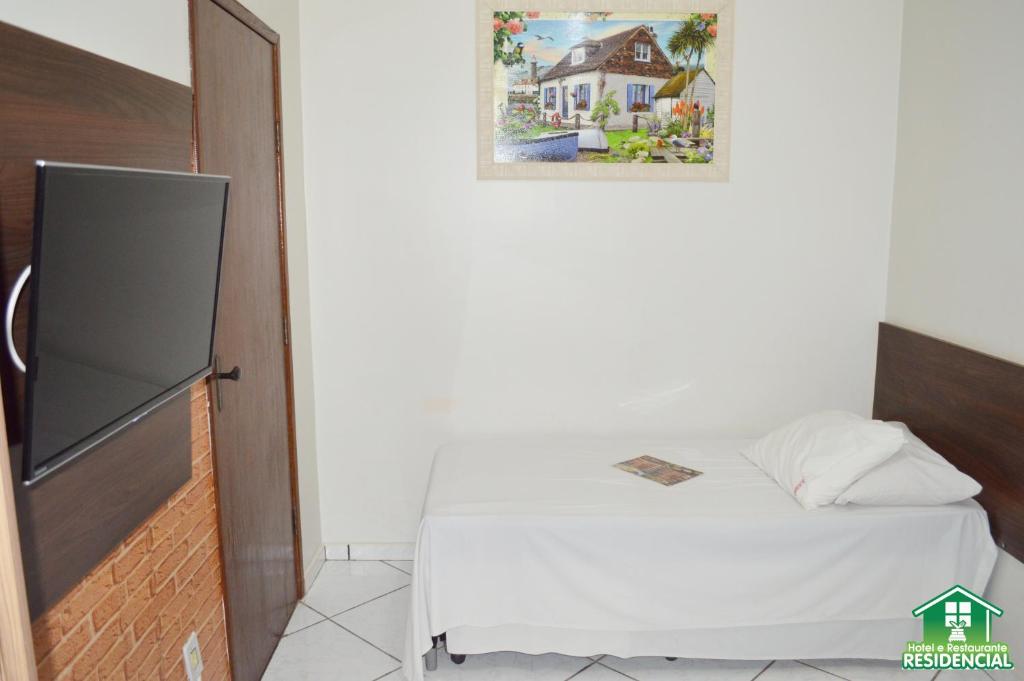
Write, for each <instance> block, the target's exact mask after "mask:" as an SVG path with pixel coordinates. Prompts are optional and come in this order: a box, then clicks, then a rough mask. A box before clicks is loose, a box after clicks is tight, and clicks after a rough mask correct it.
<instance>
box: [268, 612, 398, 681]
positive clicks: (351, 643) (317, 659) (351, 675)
mask: <svg viewBox="0 0 1024 681" xmlns="http://www.w3.org/2000/svg"><path fill="white" fill-rule="evenodd" d="M397 666H398V663H397V662H395V661H394V660H393V659H391V658H390V657H388V656H387V655H385V654H384V653H382V652H380V651H379V650H377V649H376V648H374V647H373V646H371V645H369V644H367V643H364V642H363V641H360V640H359V639H358V638H356V637H355V636H353V635H352V634H350V633H348V632H347V631H345V630H344V629H342V628H341V627H339V626H338V625H336V624H334V623H333V622H329V621H324V622H321V623H320V624H314V625H313V626H311V627H309V628H308V629H303V630H302V631H299V632H296V633H295V634H292V635H291V636H286V637H285V638H282V639H281V642H280V643H279V644H278V646H277V651H276V652H275V653H274V657H273V658H272V659H271V660H270V665H269V666H268V667H267V671H266V673H264V674H263V681H370V680H371V679H376V678H378V677H380V676H383V675H384V674H387V673H388V672H389V671H391V670H393V669H395V668H396V667H397Z"/></svg>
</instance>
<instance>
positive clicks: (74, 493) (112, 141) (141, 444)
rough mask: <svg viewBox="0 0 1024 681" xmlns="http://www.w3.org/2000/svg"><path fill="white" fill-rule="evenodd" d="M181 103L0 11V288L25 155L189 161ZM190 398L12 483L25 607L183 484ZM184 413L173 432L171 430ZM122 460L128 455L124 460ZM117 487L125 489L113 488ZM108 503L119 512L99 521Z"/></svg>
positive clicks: (29, 213) (5, 286)
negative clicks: (60, 513)
mask: <svg viewBox="0 0 1024 681" xmlns="http://www.w3.org/2000/svg"><path fill="white" fill-rule="evenodd" d="M191 108H192V94H191V90H190V89H189V88H187V87H185V86H183V85H180V84H178V83H173V82H171V81H168V80H165V79H163V78H159V77H156V76H153V75H150V74H147V73H144V72H142V71H139V70H137V69H133V68H131V67H128V66H124V65H122V64H118V63H116V62H113V61H110V60H108V59H104V58H102V57H98V56H95V55H92V54H89V53H87V52H83V51H82V50H79V49H76V48H73V47H70V46H68V45H64V44H62V43H58V42H56V41H53V40H50V39H47V38H43V37H41V36H38V35H35V34H33V33H29V32H28V31H24V30H21V29H18V28H15V27H13V26H10V25H7V24H3V23H0V290H2V291H3V292H4V295H5V296H6V293H7V291H9V290H10V287H11V285H12V284H13V282H14V279H15V278H16V277H17V276H18V273H19V272H20V271H21V270H22V268H24V267H25V265H27V264H28V262H29V259H30V253H31V248H32V218H33V202H34V195H35V167H34V164H35V161H36V160H37V159H46V160H50V161H66V162H73V163H94V164H102V165H113V166H126V167H135V168H150V169H157V170H180V171H187V170H190V169H191V168H192V163H191V144H192V142H191V138H192V110H191ZM29 286H31V282H30V283H29ZM27 300H28V295H27V292H26V294H25V295H23V296H22V302H21V306H19V309H18V313H17V314H16V316H15V339H16V343H17V345H18V347H19V349H22V350H23V349H24V347H25V330H26V316H27V315H26V313H25V307H26V304H27ZM4 355H5V356H4V357H3V359H0V382H2V385H3V397H4V407H5V414H6V417H7V426H8V428H7V433H8V437H9V439H10V441H11V444H12V455H13V456H14V459H16V460H15V461H13V463H14V465H13V466H12V467H13V468H14V469H15V471H16V475H17V474H19V472H20V469H21V461H20V456H18V455H14V454H13V452H15V451H16V448H15V447H14V446H13V445H15V444H19V443H20V442H21V426H22V414H23V407H24V398H23V395H24V392H23V391H24V383H23V376H22V374H21V373H20V372H18V371H17V370H16V369H15V368H14V366H13V365H12V364H11V362H10V361H9V360H8V359H7V357H6V353H4ZM188 408H189V406H188V399H187V396H186V398H185V399H177V400H173V401H172V402H170V403H168V404H167V405H166V406H165V407H163V408H162V409H160V410H158V412H156V413H154V414H153V415H152V416H151V417H149V418H146V419H144V420H143V421H141V422H139V423H138V424H137V425H136V426H134V427H133V428H130V429H128V430H126V431H125V432H124V434H123V435H121V436H119V437H116V438H114V439H112V440H110V441H109V442H107V443H104V444H102V445H100V446H98V447H96V448H95V449H93V450H92V451H91V452H90V453H89V454H87V455H85V456H83V457H81V459H80V460H78V461H76V462H75V463H73V464H69V465H68V466H67V467H66V470H62V471H60V472H58V473H55V474H54V480H52V481H50V480H47V481H45V483H40V484H39V485H36V486H33V487H32V488H29V489H23V488H21V487H20V485H17V486H18V487H19V494H18V513H19V516H24V517H23V518H22V536H21V541H22V545H23V547H24V548H25V551H24V552H23V553H24V560H25V574H26V581H27V582H28V589H29V604H30V607H31V611H32V613H33V616H36V615H38V614H39V613H40V612H42V611H43V610H44V609H45V608H46V607H47V606H48V605H49V604H51V603H53V602H54V601H55V600H56V599H57V598H59V597H60V595H61V594H62V593H63V592H64V591H65V590H66V589H67V588H69V587H70V586H72V585H74V584H75V583H76V582H77V581H78V579H79V578H80V577H82V576H83V575H84V574H85V572H86V571H87V570H88V567H91V565H92V564H95V562H97V561H98V560H99V559H100V558H102V556H103V554H104V553H106V551H108V550H109V549H111V548H113V546H115V545H116V543H117V541H118V540H119V539H120V538H121V537H123V534H124V532H123V528H124V527H129V528H130V527H134V526H135V525H137V524H138V523H140V522H142V521H143V520H144V519H145V518H146V517H147V515H148V514H149V513H150V512H151V511H152V510H153V508H154V505H153V499H155V498H157V497H162V498H166V497H168V496H170V494H171V493H172V492H173V491H174V490H175V489H176V488H177V487H179V486H180V485H181V483H182V482H183V478H181V476H180V475H178V474H177V471H179V470H180V469H179V468H178V466H183V467H184V468H185V469H186V470H187V467H188V465H189V437H188V425H187V424H188ZM164 412H167V413H164ZM182 423H184V424H185V425H184V426H181V427H182V428H183V430H182V433H180V434H179V433H177V432H173V433H172V432H171V431H174V429H175V428H177V427H179V426H180V424H182ZM169 436H170V437H169ZM132 452H134V454H135V455H137V456H138V458H137V459H132V458H131V456H130V454H131V453H132ZM129 460H132V461H133V463H134V464H135V465H134V466H132V467H129V466H127V463H128V462H129ZM115 462H116V463H119V464H120V468H118V467H117V466H115V465H114V463H115ZM171 462H173V466H172V464H171ZM169 466H171V467H170V468H169ZM95 470H104V471H108V472H110V473H114V475H113V478H124V477H132V478H134V479H133V480H132V484H131V485H127V486H124V487H114V486H113V485H115V484H121V483H119V482H117V481H116V480H115V479H111V480H104V479H98V478H96V477H95V475H94V473H93V472H91V471H95ZM187 477H188V474H187V473H186V474H185V478H184V479H187ZM115 489H117V490H118V491H119V493H120V494H122V495H126V496H122V497H120V498H115V495H114V494H112V492H113V491H114V490H115ZM56 495H63V498H62V499H58V498H57V496H56ZM72 499H73V500H74V501H75V502H76V503H75V512H74V513H72V514H71V515H70V517H69V518H66V519H64V521H62V522H59V521H58V520H57V516H56V515H55V513H54V512H53V511H50V512H47V511H46V510H45V509H47V507H49V506H53V507H54V508H58V507H60V508H63V509H64V510H67V508H68V507H67V506H61V504H64V503H67V502H68V501H69V500H72ZM115 510H116V513H117V519H118V520H117V522H109V520H110V518H112V517H113V514H114V511H115ZM72 557H73V559H71V558H72Z"/></svg>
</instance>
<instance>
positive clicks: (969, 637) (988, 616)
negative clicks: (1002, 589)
mask: <svg viewBox="0 0 1024 681" xmlns="http://www.w3.org/2000/svg"><path fill="white" fill-rule="evenodd" d="M992 615H995V616H996V617H1002V616H1003V611H1002V610H1001V609H1000V608H998V607H996V606H995V605H993V604H991V603H989V602H988V601H986V600H985V599H984V598H982V597H981V596H979V595H977V594H975V593H972V592H971V591H968V590H967V589H965V588H964V587H962V586H960V585H959V584H958V585H956V586H954V587H953V588H951V589H948V590H947V591H944V592H943V593H941V594H939V595H938V596H936V597H935V598H933V599H931V600H930V601H928V602H927V603H922V604H921V605H920V606H918V607H917V608H915V609H914V617H923V618H924V639H923V640H924V642H925V643H932V644H942V643H974V644H983V643H991V642H992Z"/></svg>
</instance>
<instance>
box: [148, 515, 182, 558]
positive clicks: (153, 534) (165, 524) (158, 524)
mask: <svg viewBox="0 0 1024 681" xmlns="http://www.w3.org/2000/svg"><path fill="white" fill-rule="evenodd" d="M181 516H182V509H181V508H178V507H177V506H168V507H167V510H166V511H164V512H163V513H161V514H160V515H159V516H158V517H157V518H156V519H155V520H154V521H153V522H152V524H151V525H150V541H151V542H152V543H151V544H150V545H151V546H153V547H154V550H155V549H156V547H157V546H160V545H161V544H162V543H163V542H164V540H165V539H166V538H168V537H170V536H171V532H172V531H173V530H174V526H175V525H177V524H178V522H179V521H180V520H181Z"/></svg>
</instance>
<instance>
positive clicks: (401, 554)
mask: <svg viewBox="0 0 1024 681" xmlns="http://www.w3.org/2000/svg"><path fill="white" fill-rule="evenodd" d="M415 553H416V545H415V544H327V546H326V552H325V555H326V556H327V560H412V559H413V556H414V555H415Z"/></svg>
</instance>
